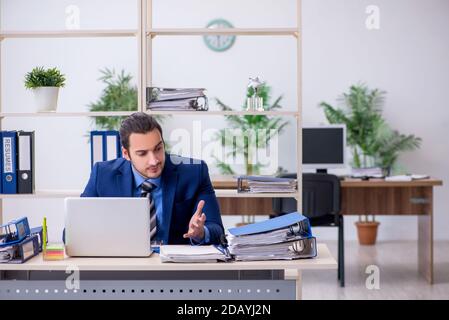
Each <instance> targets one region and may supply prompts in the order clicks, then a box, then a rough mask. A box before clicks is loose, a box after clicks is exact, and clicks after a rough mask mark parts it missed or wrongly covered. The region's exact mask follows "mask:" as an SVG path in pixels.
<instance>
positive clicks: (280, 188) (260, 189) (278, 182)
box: [237, 176, 297, 193]
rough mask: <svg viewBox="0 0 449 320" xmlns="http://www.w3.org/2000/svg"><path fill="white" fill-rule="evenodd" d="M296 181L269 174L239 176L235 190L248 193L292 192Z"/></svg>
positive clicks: (294, 190)
mask: <svg viewBox="0 0 449 320" xmlns="http://www.w3.org/2000/svg"><path fill="white" fill-rule="evenodd" d="M296 187H297V181H296V179H290V178H277V177H270V176H239V177H237V191H238V192H249V193H265V192H269V193H293V192H296Z"/></svg>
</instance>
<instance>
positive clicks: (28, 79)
mask: <svg viewBox="0 0 449 320" xmlns="http://www.w3.org/2000/svg"><path fill="white" fill-rule="evenodd" d="M64 85H65V76H64V75H63V74H62V73H61V72H60V71H59V70H58V69H57V68H50V69H44V67H36V68H34V69H33V70H31V71H30V72H28V73H27V74H26V75H25V88H27V89H31V90H33V93H34V97H35V104H36V109H37V111H38V112H43V111H44V112H45V111H46V112H49V111H56V107H57V105H58V94H59V88H60V87H64Z"/></svg>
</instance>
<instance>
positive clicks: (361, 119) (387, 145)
mask: <svg viewBox="0 0 449 320" xmlns="http://www.w3.org/2000/svg"><path fill="white" fill-rule="evenodd" d="M338 102H339V104H340V106H341V108H337V107H333V106H331V105H330V104H328V103H326V102H321V103H320V106H321V107H323V108H324V113H325V116H326V118H327V120H328V121H329V123H331V124H337V123H338V124H345V125H346V137H347V144H348V145H349V146H350V147H351V148H352V156H353V163H352V165H353V167H355V168H364V167H365V168H366V167H370V166H377V167H381V168H382V169H383V170H384V172H385V174H386V175H389V174H390V173H391V171H392V170H394V169H395V166H396V164H397V159H398V157H399V155H400V153H402V152H404V151H411V150H415V149H417V148H419V147H420V144H421V138H419V137H415V136H414V135H405V134H401V133H399V132H398V131H397V130H393V129H392V128H391V127H390V126H389V125H388V123H387V122H386V121H385V119H384V118H383V116H382V107H383V104H384V102H385V92H384V91H380V90H379V89H374V90H370V89H369V88H368V87H367V86H365V85H363V84H358V85H353V86H351V87H350V88H349V93H343V94H342V96H341V97H340V98H339V100H338ZM356 225H357V230H358V233H359V241H360V243H362V244H374V243H375V241H376V234H377V227H378V225H379V222H377V221H375V216H374V215H373V216H372V217H371V219H370V218H369V217H368V216H367V215H365V216H364V217H363V219H362V217H359V221H358V222H357V223H356ZM368 233H369V234H368Z"/></svg>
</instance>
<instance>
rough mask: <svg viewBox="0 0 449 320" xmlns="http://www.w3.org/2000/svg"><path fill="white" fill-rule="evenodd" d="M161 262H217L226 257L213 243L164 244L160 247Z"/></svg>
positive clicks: (226, 258)
mask: <svg viewBox="0 0 449 320" xmlns="http://www.w3.org/2000/svg"><path fill="white" fill-rule="evenodd" d="M159 256H160V258H161V262H187V263H193V262H217V260H221V261H225V260H228V257H227V256H226V255H225V254H224V253H223V252H222V251H221V250H219V249H218V248H217V247H215V246H213V245H207V246H192V245H164V246H161V248H160V254H159Z"/></svg>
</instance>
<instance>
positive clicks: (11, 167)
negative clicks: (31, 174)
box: [1, 131, 17, 194]
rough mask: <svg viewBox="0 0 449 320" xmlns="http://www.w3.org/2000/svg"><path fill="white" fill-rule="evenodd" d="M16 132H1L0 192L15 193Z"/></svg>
mask: <svg viewBox="0 0 449 320" xmlns="http://www.w3.org/2000/svg"><path fill="white" fill-rule="evenodd" d="M16 137H17V132H16V131H2V132H1V148H2V158H3V162H2V192H3V193H7V194H15V193H17V171H16V170H17V151H16V147H17V138H16Z"/></svg>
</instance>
